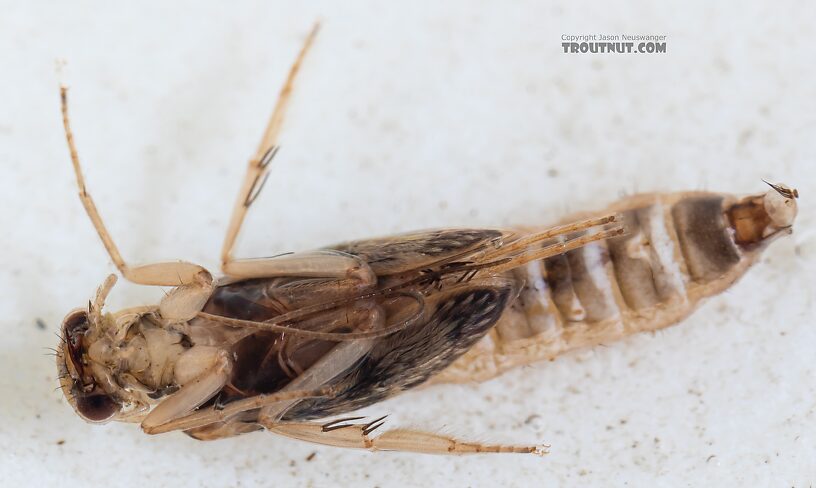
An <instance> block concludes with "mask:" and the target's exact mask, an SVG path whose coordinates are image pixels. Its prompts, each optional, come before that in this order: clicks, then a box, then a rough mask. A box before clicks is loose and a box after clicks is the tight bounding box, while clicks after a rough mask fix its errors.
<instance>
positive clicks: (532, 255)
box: [490, 227, 624, 273]
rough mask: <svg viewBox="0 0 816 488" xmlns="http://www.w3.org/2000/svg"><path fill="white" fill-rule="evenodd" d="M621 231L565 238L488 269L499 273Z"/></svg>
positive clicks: (621, 232)
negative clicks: (562, 240)
mask: <svg viewBox="0 0 816 488" xmlns="http://www.w3.org/2000/svg"><path fill="white" fill-rule="evenodd" d="M623 233H624V229H623V228H622V227H615V228H612V229H609V230H603V231H600V232H598V233H596V234H589V235H584V236H581V237H578V238H575V239H568V240H565V241H564V242H559V243H557V244H552V245H549V246H546V247H543V248H541V249H538V250H535V251H530V252H526V253H523V254H519V255H516V256H513V257H512V258H510V259H509V260H508V261H507V262H503V263H500V264H497V265H496V266H491V268H490V269H491V270H492V272H494V273H500V272H503V271H507V270H510V269H513V268H518V267H519V266H524V265H525V264H527V263H529V262H531V261H537V260H539V259H546V258H548V257H551V256H555V255H557V254H563V253H565V252H568V251H572V250H573V249H578V248H579V247H583V246H586V245H587V244H589V243H591V242H597V241H602V240H605V239H609V238H610V237H616V236H619V235H621V234H623Z"/></svg>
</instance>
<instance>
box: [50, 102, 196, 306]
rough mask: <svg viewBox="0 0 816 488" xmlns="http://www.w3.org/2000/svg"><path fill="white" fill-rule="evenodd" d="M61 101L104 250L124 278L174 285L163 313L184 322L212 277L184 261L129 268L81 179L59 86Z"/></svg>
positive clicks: (82, 194)
mask: <svg viewBox="0 0 816 488" xmlns="http://www.w3.org/2000/svg"><path fill="white" fill-rule="evenodd" d="M60 99H61V104H62V123H63V127H64V128H65V138H66V140H67V142H68V149H69V151H70V152H71V163H72V164H73V167H74V174H75V175H76V180H77V186H78V187H79V199H80V201H81V202H82V206H83V207H85V212H86V213H87V214H88V217H89V218H90V219H91V223H92V224H93V226H94V228H95V229H96V233H97V234H98V235H99V238H100V239H101V240H102V244H103V245H104V246H105V250H107V251H108V255H109V256H110V258H111V260H112V261H113V264H114V265H116V268H117V269H119V272H120V273H122V276H123V277H124V278H125V279H126V280H128V281H130V282H131V283H136V284H138V285H152V286H175V287H176V288H175V289H174V290H173V291H172V292H170V294H168V295H167V296H166V297H165V298H164V299H163V300H162V304H161V310H162V313H163V314H164V313H165V312H166V313H167V315H166V316H165V317H166V318H168V319H178V320H184V319H186V318H190V317H192V316H193V315H195V313H196V312H197V311H199V310H200V309H201V307H202V306H203V305H204V302H205V301H206V299H207V297H209V295H210V293H211V291H212V275H210V273H209V272H208V271H207V270H206V269H205V268H203V267H202V266H199V265H197V264H193V263H188V262H185V261H175V262H164V263H152V264H146V265H143V266H135V267H132V266H129V265H128V264H127V263H125V260H124V259H123V258H122V255H121V254H120V253H119V249H118V248H117V247H116V244H115V243H114V242H113V238H112V237H111V235H110V233H108V229H107V228H106V227H105V223H104V222H103V221H102V217H101V216H100V215H99V211H98V210H97V209H96V205H95V204H94V201H93V198H91V194H90V193H88V189H87V188H86V186H85V178H84V177H83V176H82V168H81V167H80V164H79V156H78V154H77V150H76V145H75V144H74V134H73V132H72V131H71V124H70V122H69V119H68V88H67V87H65V86H62V87H60Z"/></svg>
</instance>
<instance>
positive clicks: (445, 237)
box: [329, 229, 504, 276]
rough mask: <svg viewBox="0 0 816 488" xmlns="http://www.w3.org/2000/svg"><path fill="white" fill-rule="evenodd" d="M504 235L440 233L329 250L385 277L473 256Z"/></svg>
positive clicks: (493, 232) (353, 243)
mask: <svg viewBox="0 0 816 488" xmlns="http://www.w3.org/2000/svg"><path fill="white" fill-rule="evenodd" d="M503 235H504V233H503V232H501V231H498V230H493V229H440V230H430V231H423V232H413V233H409V234H400V235H396V236H389V237H383V238H377V239H366V240H361V241H351V242H345V243H341V244H337V245H335V246H330V247H329V249H334V250H337V251H343V252H347V253H349V254H353V255H355V256H359V257H360V258H362V259H363V260H364V261H366V262H367V263H368V265H369V266H370V267H371V269H372V270H373V271H374V273H376V274H377V275H379V276H384V275H389V274H396V273H402V272H404V271H408V270H413V269H421V268H423V267H425V266H427V265H429V264H431V263H435V262H438V261H442V260H445V259H449V258H455V257H456V256H460V255H462V254H467V253H471V252H474V251H476V250H478V249H480V248H482V247H485V246H487V245H489V244H490V243H492V242H494V241H495V240H496V239H500V238H502V236H503Z"/></svg>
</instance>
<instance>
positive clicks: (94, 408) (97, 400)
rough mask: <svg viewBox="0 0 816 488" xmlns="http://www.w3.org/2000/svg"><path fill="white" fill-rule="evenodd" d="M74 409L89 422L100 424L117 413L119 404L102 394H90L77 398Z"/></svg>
mask: <svg viewBox="0 0 816 488" xmlns="http://www.w3.org/2000/svg"><path fill="white" fill-rule="evenodd" d="M76 408H77V411H78V412H79V414H80V415H82V416H83V417H85V418H86V419H88V420H90V421H91V422H102V421H104V420H108V419H109V418H111V417H113V415H114V414H115V413H116V412H118V411H119V404H118V403H116V402H115V401H114V400H113V399H112V398H111V397H109V396H108V395H106V394H104V393H91V394H90V395H82V396H79V397H77V403H76Z"/></svg>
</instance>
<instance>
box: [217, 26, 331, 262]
mask: <svg viewBox="0 0 816 488" xmlns="http://www.w3.org/2000/svg"><path fill="white" fill-rule="evenodd" d="M319 27H320V24H318V23H315V25H314V27H312V30H311V32H309V35H308V36H307V37H306V41H305V42H304V43H303V47H302V48H301V49H300V53H299V54H298V56H297V58H296V59H295V62H294V63H293V64H292V67H291V68H290V69H289V75H288V76H287V78H286V83H284V85H283V88H281V91H280V94H279V95H278V101H277V103H276V104H275V109H274V110H273V111H272V116H271V117H270V119H269V123H268V124H267V126H266V131H265V132H264V135H263V137H262V138H261V143H260V144H259V146H258V151H257V152H256V153H255V156H254V157H253V158H252V159H251V160H250V161H249V166H248V167H247V172H246V175H245V176H244V182H243V184H242V185H241V190H240V192H239V193H238V200H237V201H236V202H235V208H234V209H233V211H232V217H231V218H230V223H229V227H227V234H226V236H225V237H224V244H223V247H222V248H221V266H222V269H223V271H224V274H229V273H228V272H227V269H226V268H227V264H228V263H230V262H231V261H232V248H233V247H234V246H235V241H236V239H237V238H238V233H239V232H240V230H241V224H242V223H243V222H244V217H246V213H247V210H249V206H250V205H252V202H253V201H254V200H255V198H256V197H257V196H258V192H259V191H260V190H261V187H262V186H263V184H264V182H265V181H266V176H267V172H268V170H269V163H271V162H272V159H273V158H274V156H275V153H277V139H278V134H279V133H280V129H281V125H282V124H283V116H284V114H285V112H286V107H287V105H288V104H289V98H290V96H291V94H292V87H293V86H294V81H295V77H296V76H297V73H298V71H300V66H301V64H302V63H303V59H304V57H305V56H306V53H307V52H308V51H309V48H310V47H311V46H312V43H313V42H314V39H315V36H316V35H317V31H318V28H319Z"/></svg>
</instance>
